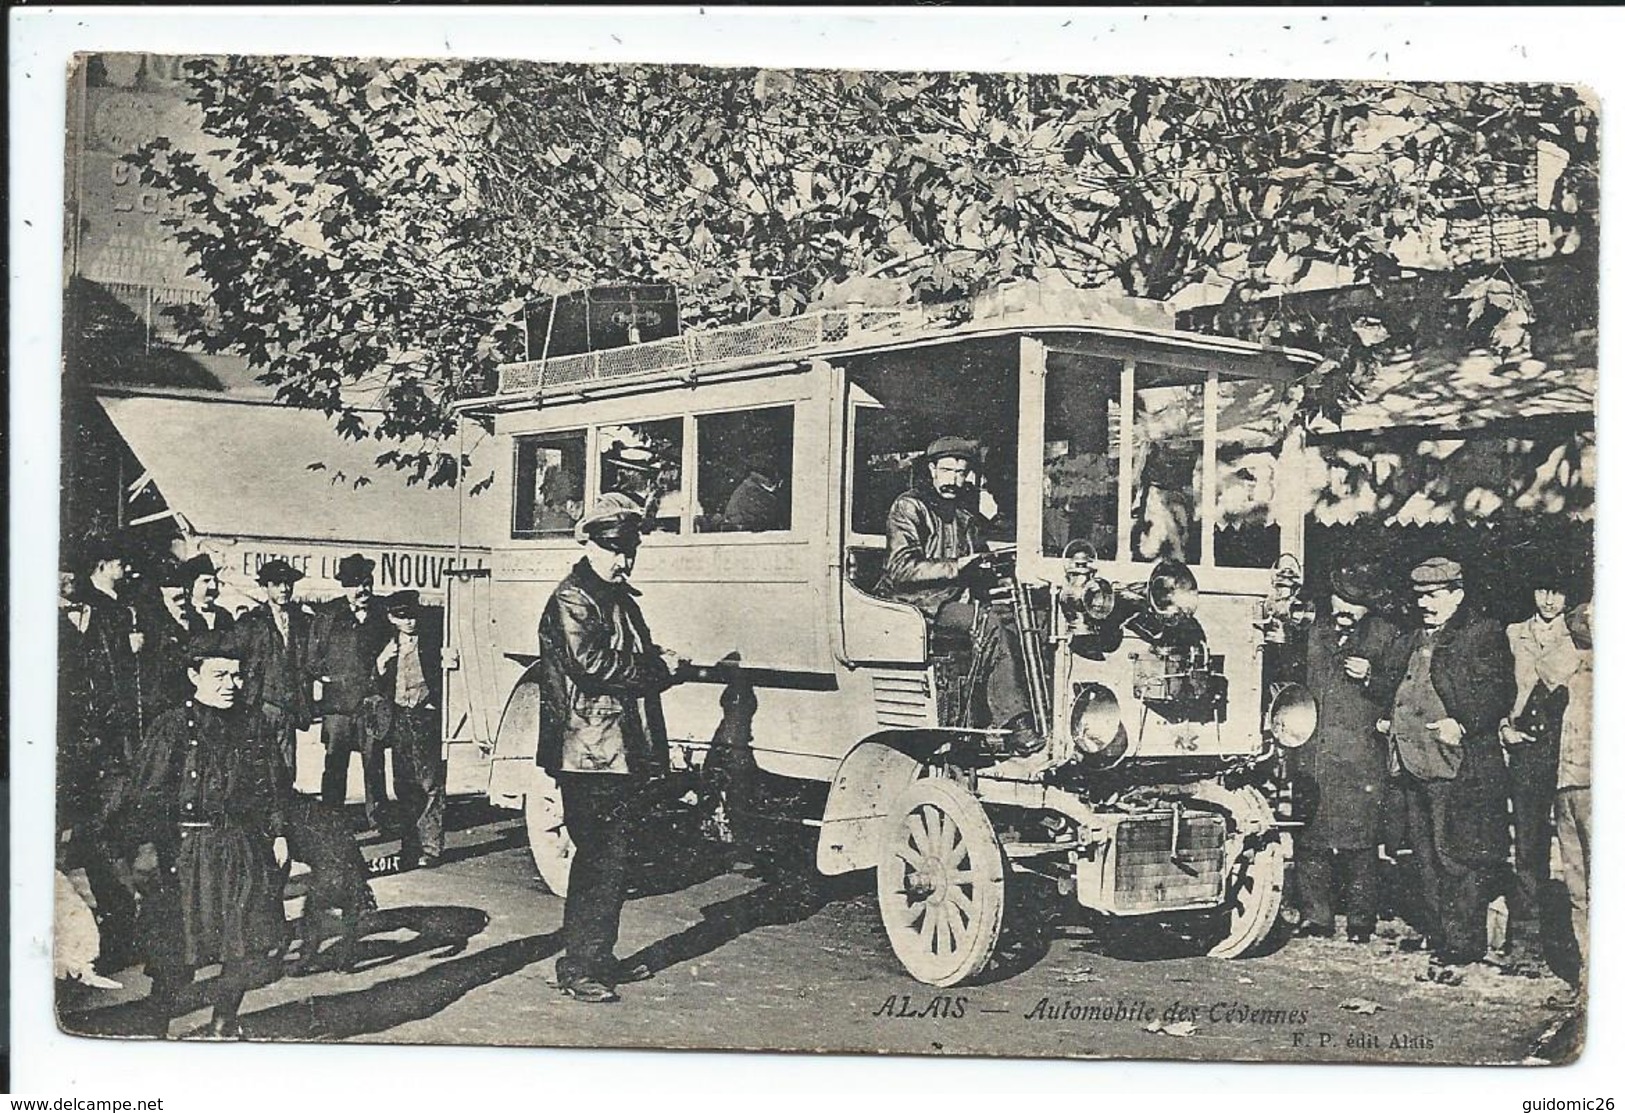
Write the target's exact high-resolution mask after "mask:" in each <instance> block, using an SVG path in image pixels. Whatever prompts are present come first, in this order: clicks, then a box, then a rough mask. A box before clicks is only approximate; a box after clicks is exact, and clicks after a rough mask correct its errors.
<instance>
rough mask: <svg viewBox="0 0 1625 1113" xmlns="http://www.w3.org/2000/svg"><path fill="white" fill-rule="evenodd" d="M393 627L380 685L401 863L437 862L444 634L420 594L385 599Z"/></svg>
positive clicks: (442, 785) (441, 828) (442, 811)
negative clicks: (425, 612)
mask: <svg viewBox="0 0 1625 1113" xmlns="http://www.w3.org/2000/svg"><path fill="white" fill-rule="evenodd" d="M385 610H386V611H387V612H388V614H389V622H390V625H391V626H392V627H393V634H392V636H391V637H390V640H389V641H388V642H387V643H385V645H384V648H383V649H382V650H381V651H380V652H379V654H378V660H377V664H376V666H375V668H376V670H377V689H378V694H379V696H380V698H381V701H382V703H383V705H384V710H385V711H386V712H387V715H386V716H385V717H386V718H387V720H388V726H387V729H386V730H385V731H384V732H383V733H384V735H385V737H384V742H385V743H387V744H388V746H389V748H390V759H391V761H392V762H393V765H394V772H395V796H396V798H397V799H398V800H399V801H400V804H401V811H402V812H403V813H404V814H403V815H402V816H401V866H402V868H403V869H404V868H406V867H407V866H414V865H415V866H419V867H428V866H433V865H434V864H435V863H437V862H438V861H439V860H440V854H441V851H442V850H443V849H444V848H445V815H446V763H445V762H444V761H443V760H441V756H440V706H441V705H440V688H441V675H440V637H439V633H438V631H436V630H434V629H432V628H429V629H425V626H426V623H424V622H423V621H422V618H421V608H420V607H419V606H418V593H417V592H415V591H397V592H396V593H395V594H394V595H391V596H390V597H389V598H388V599H387V600H386V601H385Z"/></svg>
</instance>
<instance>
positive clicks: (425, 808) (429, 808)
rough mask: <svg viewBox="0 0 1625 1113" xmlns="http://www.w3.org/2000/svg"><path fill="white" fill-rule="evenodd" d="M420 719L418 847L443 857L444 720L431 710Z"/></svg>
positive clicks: (415, 760) (415, 748)
mask: <svg viewBox="0 0 1625 1113" xmlns="http://www.w3.org/2000/svg"><path fill="white" fill-rule="evenodd" d="M417 719H418V722H417V733H416V737H415V738H414V739H413V745H412V765H413V769H414V771H415V773H416V779H415V780H414V782H413V786H414V787H415V788H416V790H417V799H418V813H417V838H418V847H419V848H420V849H421V850H422V851H423V853H425V854H429V855H432V856H434V857H439V856H440V854H441V852H442V851H443V850H445V847H446V762H445V759H444V758H442V757H441V756H440V719H439V715H438V714H437V713H436V712H435V711H433V710H428V709H423V710H419V711H418V712H417Z"/></svg>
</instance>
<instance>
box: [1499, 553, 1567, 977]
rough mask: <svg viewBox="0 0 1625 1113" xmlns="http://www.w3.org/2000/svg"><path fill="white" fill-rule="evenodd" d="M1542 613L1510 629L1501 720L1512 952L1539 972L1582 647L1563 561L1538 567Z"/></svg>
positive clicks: (1536, 581)
mask: <svg viewBox="0 0 1625 1113" xmlns="http://www.w3.org/2000/svg"><path fill="white" fill-rule="evenodd" d="M1532 587H1533V589H1534V608H1535V609H1534V613H1533V614H1532V615H1530V616H1529V617H1528V618H1527V619H1525V620H1524V621H1522V622H1514V623H1513V624H1512V625H1510V626H1508V627H1507V644H1508V645H1509V646H1510V647H1511V649H1512V671H1513V677H1514V679H1515V680H1516V682H1517V696H1516V698H1514V700H1513V703H1512V710H1511V712H1510V713H1509V714H1508V715H1507V717H1506V718H1505V719H1503V720H1502V721H1501V725H1500V738H1501V745H1502V746H1503V747H1505V749H1506V762H1507V771H1508V772H1509V773H1510V774H1511V784H1512V830H1513V854H1514V864H1515V884H1514V886H1513V889H1512V891H1511V892H1510V893H1509V894H1508V895H1507V912H1508V916H1507V946H1506V949H1507V954H1508V956H1509V957H1510V958H1512V959H1513V963H1514V965H1515V966H1516V965H1523V966H1526V967H1530V968H1533V969H1537V970H1538V969H1539V968H1540V967H1541V966H1542V965H1543V964H1544V957H1543V955H1542V953H1541V945H1540V894H1541V890H1542V889H1543V888H1545V886H1546V882H1547V881H1549V880H1550V878H1551V859H1552V821H1551V815H1552V800H1553V798H1554V797H1555V796H1556V794H1557V750H1558V742H1559V736H1560V734H1561V732H1562V727H1563V719H1564V711H1565V710H1566V708H1567V704H1568V700H1569V695H1570V693H1569V681H1570V679H1571V678H1572V677H1573V676H1574V673H1575V670H1577V669H1578V668H1579V667H1580V657H1581V654H1580V650H1579V647H1577V646H1576V645H1575V643H1574V638H1573V636H1572V635H1571V634H1570V632H1569V624H1568V616H1567V615H1566V614H1565V611H1566V609H1567V607H1568V603H1569V595H1570V588H1569V582H1568V576H1567V574H1566V573H1565V572H1564V571H1563V570H1562V569H1560V568H1559V567H1558V565H1557V563H1556V562H1555V561H1546V562H1543V563H1542V564H1541V566H1540V567H1539V568H1538V569H1537V570H1536V573H1535V577H1534V582H1533V584H1532Z"/></svg>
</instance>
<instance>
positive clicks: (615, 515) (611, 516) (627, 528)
mask: <svg viewBox="0 0 1625 1113" xmlns="http://www.w3.org/2000/svg"><path fill="white" fill-rule="evenodd" d="M642 530H643V506H642V504H641V503H639V502H638V500H637V499H635V498H633V497H632V496H631V495H628V494H625V493H624V492H621V491H611V492H610V493H608V494H606V495H601V496H600V497H599V499H598V501H597V502H595V503H593V505H592V509H591V510H589V511H587V513H586V514H584V515H582V517H581V521H579V522H577V523H576V540H577V541H580V542H582V543H583V544H585V543H586V542H588V541H592V542H595V543H596V544H599V545H602V546H603V547H604V548H606V549H617V550H624V549H625V548H626V547H627V546H629V545H630V546H635V545H637V544H638V542H639V541H641V540H642Z"/></svg>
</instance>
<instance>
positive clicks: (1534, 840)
mask: <svg viewBox="0 0 1625 1113" xmlns="http://www.w3.org/2000/svg"><path fill="white" fill-rule="evenodd" d="M1506 755H1507V770H1508V772H1509V773H1510V774H1511V778H1510V779H1511V782H1512V783H1511V796H1512V829H1513V833H1514V842H1513V845H1514V850H1515V853H1514V857H1513V861H1514V884H1513V887H1512V891H1511V892H1510V893H1509V894H1508V897H1507V913H1508V916H1507V943H1508V944H1509V945H1510V944H1518V943H1525V944H1527V943H1533V942H1534V941H1535V940H1537V939H1538V938H1539V937H1540V894H1541V890H1542V889H1543V888H1544V887H1545V884H1546V882H1547V881H1548V880H1550V878H1551V860H1552V820H1551V814H1552V798H1553V797H1554V796H1555V795H1556V793H1557V743H1556V742H1529V743H1525V744H1524V745H1521V746H1509V747H1507V750H1506Z"/></svg>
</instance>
